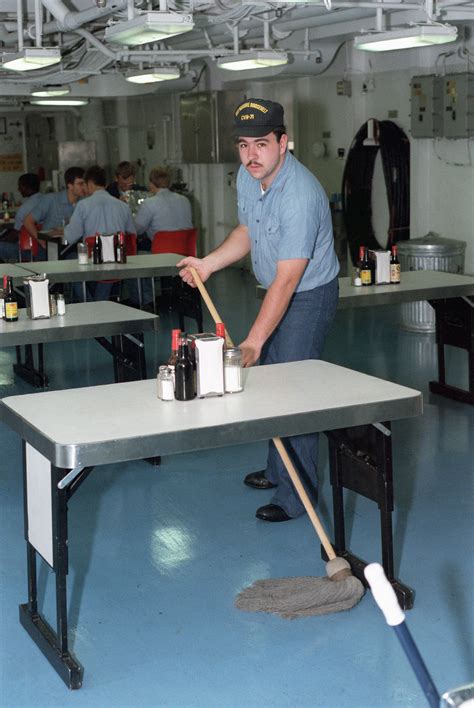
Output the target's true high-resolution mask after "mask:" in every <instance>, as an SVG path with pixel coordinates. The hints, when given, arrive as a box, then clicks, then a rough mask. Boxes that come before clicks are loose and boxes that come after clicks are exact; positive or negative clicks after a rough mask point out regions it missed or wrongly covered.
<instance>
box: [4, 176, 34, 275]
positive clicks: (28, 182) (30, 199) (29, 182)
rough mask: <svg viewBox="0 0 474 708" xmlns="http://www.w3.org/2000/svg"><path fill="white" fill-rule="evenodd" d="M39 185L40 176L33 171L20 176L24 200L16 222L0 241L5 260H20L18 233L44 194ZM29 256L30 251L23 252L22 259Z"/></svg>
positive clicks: (19, 189)
mask: <svg viewBox="0 0 474 708" xmlns="http://www.w3.org/2000/svg"><path fill="white" fill-rule="evenodd" d="M39 187H40V181H39V177H38V176H37V175H35V174H33V173H32V172H26V173H25V174H24V175H21V176H20V177H19V178H18V191H19V192H20V194H21V196H22V197H23V201H22V203H21V206H19V207H18V210H17V212H16V214H15V222H14V224H13V226H12V228H11V229H10V230H9V231H8V233H7V234H6V238H5V239H4V240H2V242H1V243H0V258H1V259H2V260H4V261H12V262H15V261H17V260H18V234H19V231H20V229H21V227H22V226H23V221H24V219H25V217H26V215H27V214H29V213H30V211H31V210H32V209H33V208H34V207H35V206H36V204H37V203H39V201H40V200H41V199H42V198H43V196H44V195H43V194H41V192H40V191H39ZM43 255H44V253H43ZM28 257H29V252H28V253H26V252H25V253H24V254H22V260H26V259H27V258H28ZM38 257H39V255H38Z"/></svg>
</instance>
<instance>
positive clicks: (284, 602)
mask: <svg viewBox="0 0 474 708" xmlns="http://www.w3.org/2000/svg"><path fill="white" fill-rule="evenodd" d="M189 270H190V272H191V274H192V276H193V278H194V282H195V283H196V285H197V288H198V290H199V292H200V293H201V297H202V299H203V300H204V302H205V303H206V305H207V307H208V309H209V312H210V314H211V316H212V318H213V319H214V322H222V320H221V318H220V316H219V313H218V312H217V310H216V308H215V306H214V303H213V302H212V300H211V298H210V296H209V293H208V292H207V290H206V288H205V286H204V284H203V282H202V280H201V278H200V276H199V275H198V273H197V272H196V270H195V269H194V268H190V269H189ZM226 343H227V345H228V346H233V343H232V340H231V338H230V336H229V334H228V332H227V331H226ZM273 442H274V444H275V447H276V449H277V450H278V453H279V455H280V457H281V459H282V461H283V464H284V465H285V468H286V471H287V472H288V474H289V476H290V479H291V481H292V482H293V485H294V487H295V489H296V491H297V493H298V496H299V497H300V499H301V502H302V503H303V505H304V508H305V509H306V512H307V514H308V517H309V519H310V521H311V523H312V524H313V527H314V529H315V531H316V534H317V535H318V538H319V540H320V542H321V544H322V546H323V548H324V550H325V551H326V554H327V556H328V558H329V561H328V562H327V563H326V573H327V577H326V578H315V577H302V578H279V579H274V580H273V579H268V580H257V581H256V582H254V583H253V584H252V585H250V586H249V587H248V588H245V589H244V590H242V592H240V593H239V595H238V596H237V598H236V601H235V604H236V607H238V608H239V609H240V610H245V611H246V612H272V613H274V614H277V615H280V617H284V618H285V619H295V618H296V617H309V616H311V615H325V614H329V613H332V612H341V611H343V610H350V609H351V608H352V607H354V605H356V604H357V603H358V602H359V600H360V599H361V598H362V596H363V595H364V586H363V585H362V583H361V582H360V580H358V579H357V578H355V577H354V576H353V575H352V572H351V567H350V565H349V563H348V562H347V561H346V560H345V559H344V558H338V557H337V556H336V554H335V552H334V549H333V547H332V545H331V543H330V541H329V539H328V536H327V534H326V532H325V530H324V528H323V525H322V523H321V521H320V519H319V517H318V515H317V514H316V511H315V510H314V508H313V506H312V504H311V501H310V499H309V497H308V495H307V493H306V490H305V488H304V487H303V485H302V483H301V480H300V478H299V475H298V473H297V471H296V468H295V466H294V464H293V462H292V460H291V459H290V456H289V455H288V452H287V451H286V448H285V446H284V444H283V441H282V440H281V438H273Z"/></svg>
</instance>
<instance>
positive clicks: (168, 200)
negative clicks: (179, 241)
mask: <svg viewBox="0 0 474 708" xmlns="http://www.w3.org/2000/svg"><path fill="white" fill-rule="evenodd" d="M149 180H150V192H152V193H153V196H152V197H149V198H148V199H145V201H144V202H143V203H142V204H141V205H140V208H139V210H138V212H137V215H136V216H135V225H136V227H137V233H138V234H143V233H146V235H147V236H148V238H149V240H150V241H153V236H154V234H155V233H156V232H157V231H178V230H180V229H191V228H192V227H193V217H192V213H191V203H190V201H189V199H188V198H187V197H185V196H184V195H183V194H177V193H176V192H171V191H170V184H171V177H170V173H169V172H168V170H166V169H165V168H164V167H155V168H154V169H153V170H151V172H150V176H149Z"/></svg>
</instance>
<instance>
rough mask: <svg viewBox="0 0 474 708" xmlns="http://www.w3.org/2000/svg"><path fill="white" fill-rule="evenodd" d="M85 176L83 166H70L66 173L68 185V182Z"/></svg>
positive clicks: (65, 178) (71, 182)
mask: <svg viewBox="0 0 474 708" xmlns="http://www.w3.org/2000/svg"><path fill="white" fill-rule="evenodd" d="M83 178H84V170H83V169H82V167H68V169H67V170H66V172H65V173H64V181H65V183H66V187H67V186H68V184H74V182H75V180H76V179H83Z"/></svg>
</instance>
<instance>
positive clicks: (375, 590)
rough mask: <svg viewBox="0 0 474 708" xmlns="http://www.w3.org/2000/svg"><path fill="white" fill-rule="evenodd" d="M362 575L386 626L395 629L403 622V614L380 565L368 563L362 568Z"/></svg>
mask: <svg viewBox="0 0 474 708" xmlns="http://www.w3.org/2000/svg"><path fill="white" fill-rule="evenodd" d="M364 575H365V577H366V578H367V581H368V583H369V585H370V589H371V590H372V595H373V596H374V600H375V602H376V603H377V605H378V606H379V607H380V609H381V610H382V612H383V613H384V615H385V620H386V622H387V624H389V625H390V626H391V627H395V626H396V625H398V624H402V622H404V621H405V614H404V612H403V610H402V608H401V607H400V605H399V604H398V600H397V596H396V595H395V590H394V589H393V587H392V586H391V585H390V583H389V581H388V580H387V576H386V575H385V572H384V569H383V568H382V566H381V565H380V563H370V565H367V566H366V567H365V568H364Z"/></svg>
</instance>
